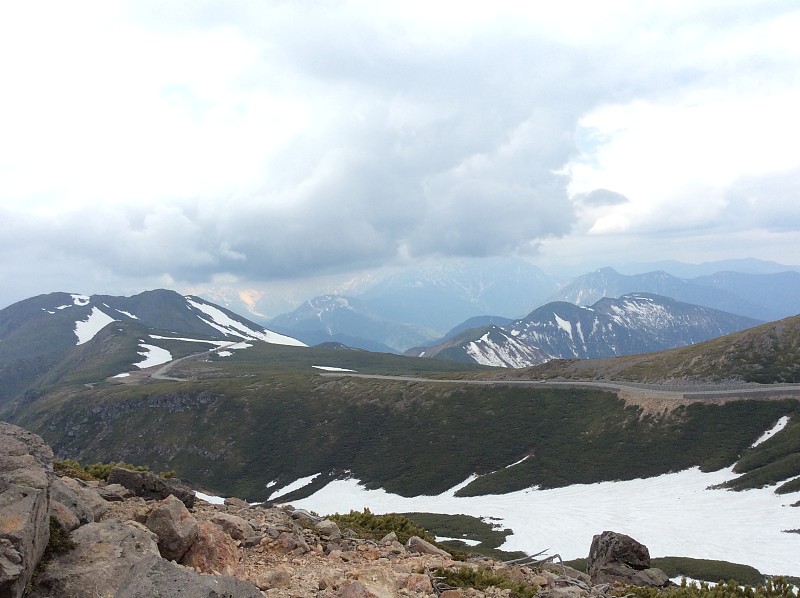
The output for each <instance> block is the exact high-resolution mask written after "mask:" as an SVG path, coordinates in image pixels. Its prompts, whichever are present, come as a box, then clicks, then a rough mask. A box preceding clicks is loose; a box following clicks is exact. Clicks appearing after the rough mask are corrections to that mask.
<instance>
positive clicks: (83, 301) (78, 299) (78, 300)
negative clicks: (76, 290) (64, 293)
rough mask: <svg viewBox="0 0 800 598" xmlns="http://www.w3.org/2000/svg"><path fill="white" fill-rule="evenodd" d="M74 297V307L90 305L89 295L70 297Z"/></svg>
mask: <svg viewBox="0 0 800 598" xmlns="http://www.w3.org/2000/svg"><path fill="white" fill-rule="evenodd" d="M70 297H72V301H73V304H74V305H77V306H79V307H82V306H84V305H89V301H90V299H89V296H88V295H70Z"/></svg>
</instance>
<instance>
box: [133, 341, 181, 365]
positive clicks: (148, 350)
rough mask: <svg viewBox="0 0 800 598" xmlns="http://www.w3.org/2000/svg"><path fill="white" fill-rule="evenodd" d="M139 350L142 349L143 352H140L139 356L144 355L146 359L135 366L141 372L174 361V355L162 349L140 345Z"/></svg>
mask: <svg viewBox="0 0 800 598" xmlns="http://www.w3.org/2000/svg"><path fill="white" fill-rule="evenodd" d="M139 348H140V349H141V351H139V355H142V356H143V357H144V359H143V360H142V361H140V362H139V363H134V364H133V365H134V366H135V367H137V368H139V369H141V370H143V369H144V368H149V367H153V366H154V365H161V364H162V363H168V362H170V361H172V354H171V353H170V352H169V351H167V350H166V349H162V348H161V347H156V346H155V345H146V344H144V343H140V344H139Z"/></svg>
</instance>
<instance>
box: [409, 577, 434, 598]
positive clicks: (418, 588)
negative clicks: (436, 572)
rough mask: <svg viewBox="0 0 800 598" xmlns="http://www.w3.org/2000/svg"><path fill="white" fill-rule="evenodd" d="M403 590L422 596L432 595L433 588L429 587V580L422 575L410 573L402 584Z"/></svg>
mask: <svg viewBox="0 0 800 598" xmlns="http://www.w3.org/2000/svg"><path fill="white" fill-rule="evenodd" d="M403 588H405V589H406V590H411V591H412V592H421V593H423V594H432V593H433V586H432V585H431V578H430V577H428V576H427V575H425V574H424V573H412V574H411V575H409V576H408V577H406V579H405V581H404V582H403Z"/></svg>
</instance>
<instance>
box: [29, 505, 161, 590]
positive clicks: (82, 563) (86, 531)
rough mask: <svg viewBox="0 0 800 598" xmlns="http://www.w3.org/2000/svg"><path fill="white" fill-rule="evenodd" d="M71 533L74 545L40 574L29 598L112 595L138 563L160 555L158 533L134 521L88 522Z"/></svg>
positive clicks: (54, 559) (109, 520)
mask: <svg viewBox="0 0 800 598" xmlns="http://www.w3.org/2000/svg"><path fill="white" fill-rule="evenodd" d="M69 537H70V539H71V540H72V541H73V542H74V543H75V545H76V546H75V548H74V549H73V550H71V551H70V552H68V553H66V554H63V555H60V556H57V557H55V558H53V559H52V560H51V561H50V562H49V563H47V565H46V566H45V567H44V569H42V570H41V571H40V572H39V573H38V574H37V576H36V584H35V585H34V586H33V588H32V591H31V592H30V594H29V596H30V598H45V597H54V596H58V597H59V598H85V597H86V596H113V595H114V593H115V592H116V591H117V590H118V589H119V588H121V587H122V581H123V579H125V577H126V576H127V575H128V572H129V571H130V569H131V567H133V566H134V565H135V564H136V563H138V562H139V561H140V560H142V559H143V558H145V557H148V556H155V557H158V558H161V557H160V556H159V554H158V546H157V545H156V540H157V538H156V535H155V534H154V533H153V532H151V531H150V530H148V529H147V528H145V527H144V526H143V525H141V524H138V523H136V522H133V521H127V522H123V521H121V520H120V519H107V520H105V521H102V522H100V523H89V524H87V525H84V526H81V527H79V528H78V529H76V530H75V531H74V532H72V533H71V534H70V536H69Z"/></svg>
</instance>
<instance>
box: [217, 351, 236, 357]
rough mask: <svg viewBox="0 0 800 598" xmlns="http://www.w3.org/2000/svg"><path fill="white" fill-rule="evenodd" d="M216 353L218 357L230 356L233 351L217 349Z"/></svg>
mask: <svg viewBox="0 0 800 598" xmlns="http://www.w3.org/2000/svg"><path fill="white" fill-rule="evenodd" d="M217 355H219V356H220V357H230V356H231V355H233V353H232V352H231V351H217Z"/></svg>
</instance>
